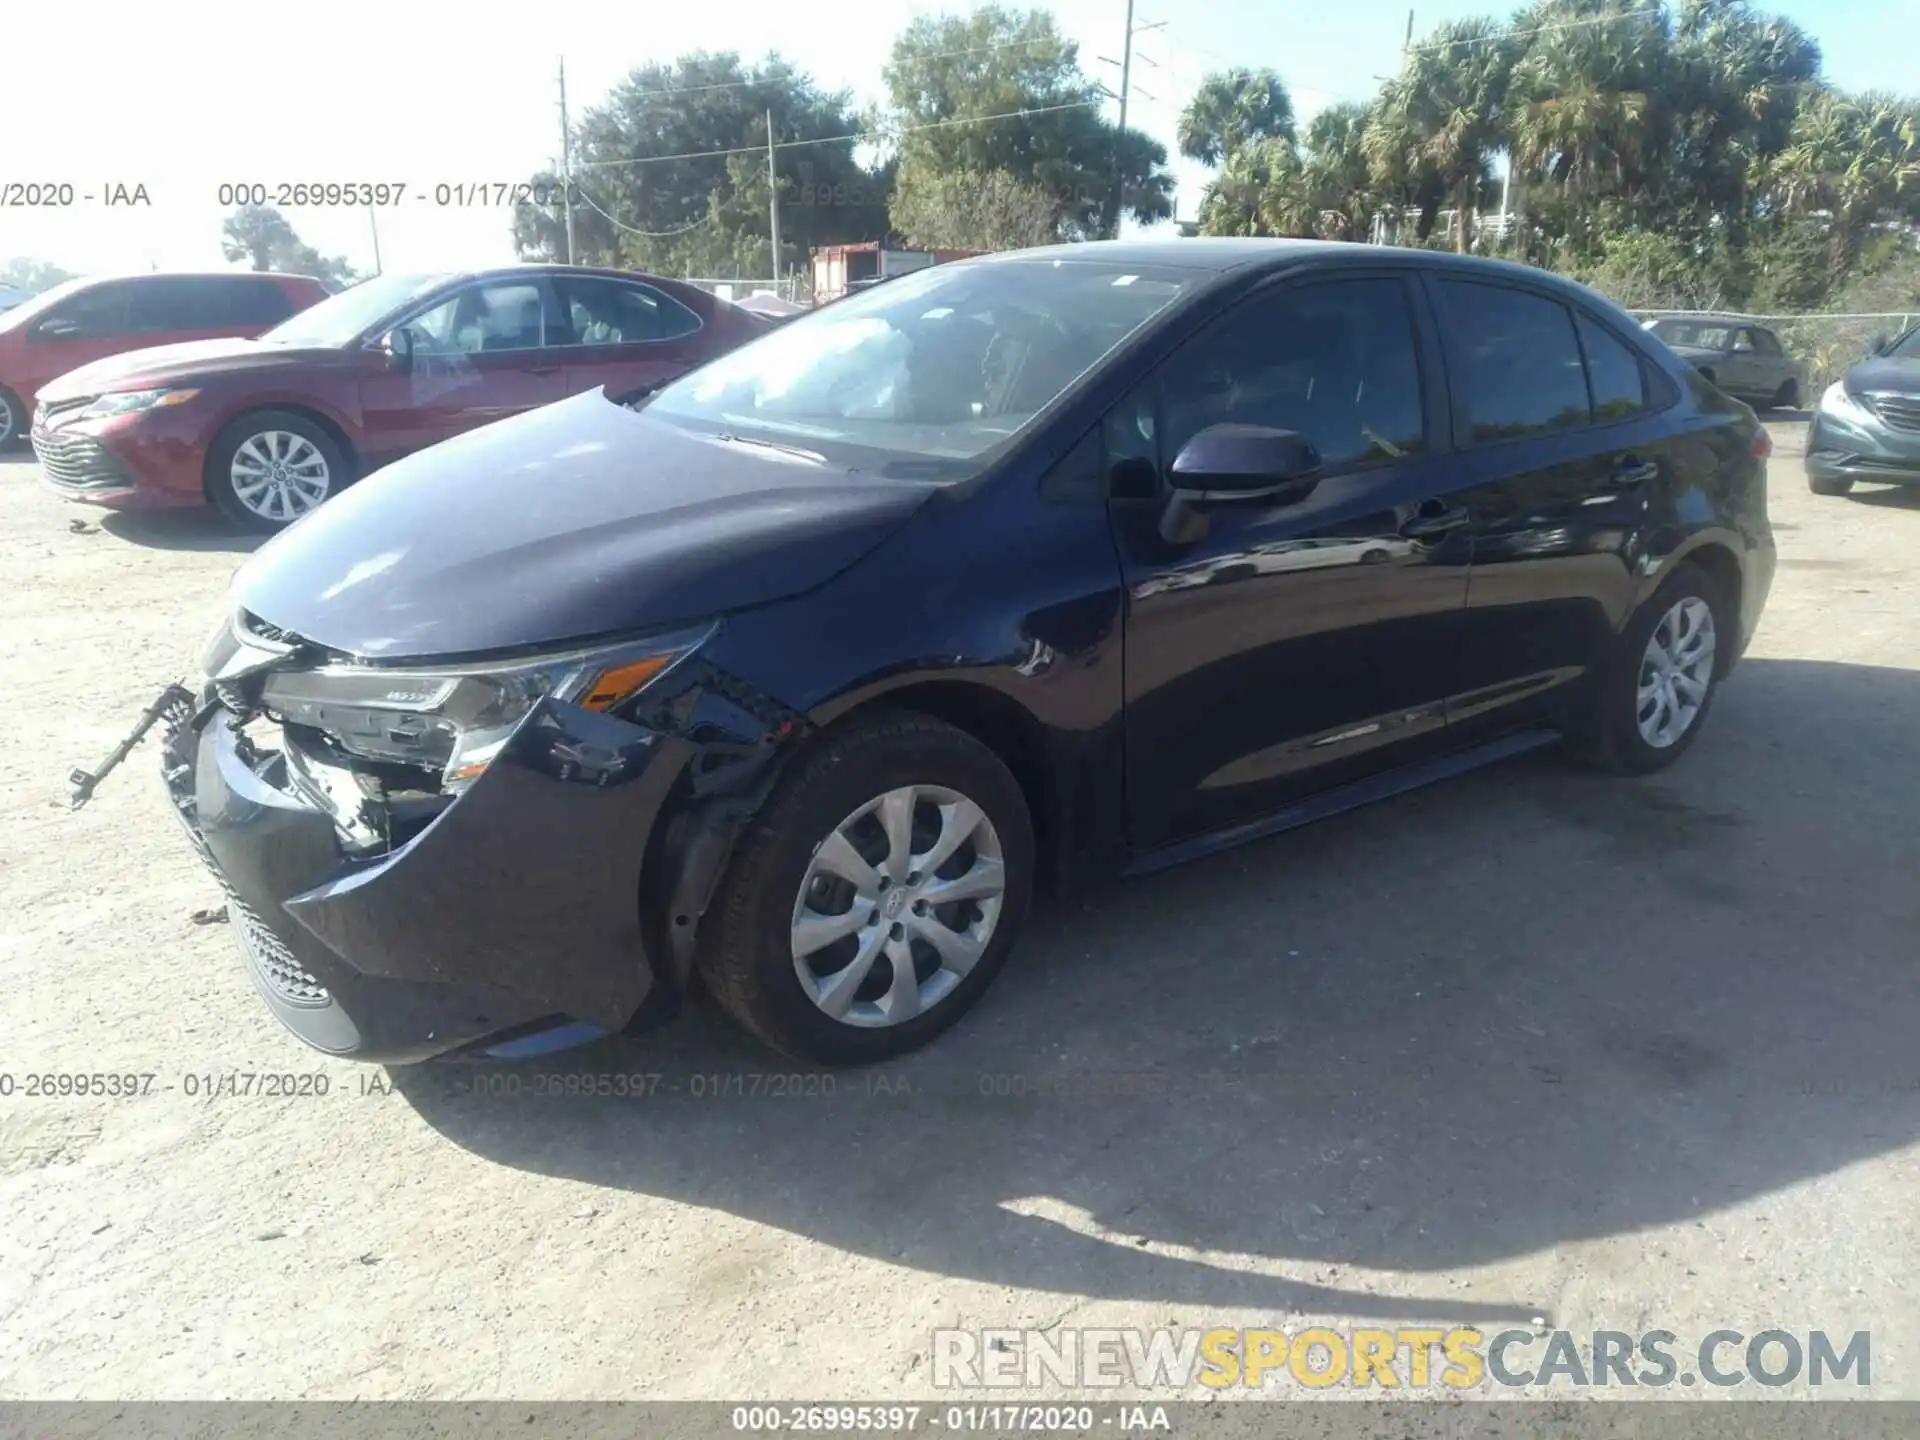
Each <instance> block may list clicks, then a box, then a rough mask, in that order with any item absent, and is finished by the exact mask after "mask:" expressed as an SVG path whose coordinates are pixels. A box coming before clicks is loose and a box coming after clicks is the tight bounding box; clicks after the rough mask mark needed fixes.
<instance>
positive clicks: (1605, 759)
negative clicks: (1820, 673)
mask: <svg viewBox="0 0 1920 1440" xmlns="http://www.w3.org/2000/svg"><path fill="white" fill-rule="evenodd" d="M1735 623H1736V622H1735V619H1734V611H1733V602H1732V599H1731V597H1729V596H1726V595H1723V594H1722V593H1721V587H1720V585H1719V584H1718V582H1717V581H1716V580H1715V579H1714V577H1713V576H1712V575H1710V574H1709V573H1708V572H1707V571H1705V570H1703V569H1702V568H1700V567H1699V566H1698V565H1682V566H1681V567H1680V568H1679V569H1678V570H1676V571H1674V573H1673V574H1672V575H1670V576H1668V577H1667V580H1666V582H1665V583H1664V584H1663V585H1661V587H1660V588H1659V589H1658V590H1657V591H1655V592H1654V595H1653V598H1652V599H1650V600H1649V601H1647V603H1646V604H1645V605H1643V606H1641V607H1640V609H1639V610H1638V611H1637V612H1636V613H1635V615H1634V617H1633V619H1632V620H1631V621H1629V622H1628V624H1627V628H1626V630H1625V631H1624V632H1623V633H1622V634H1621V636H1620V639H1619V641H1618V643H1617V646H1616V648H1615V651H1614V655H1613V657H1612V659H1611V660H1610V661H1609V663H1608V664H1607V665H1606V666H1605V668H1604V669H1603V671H1602V673H1601V676H1600V682H1599V685H1598V687H1597V689H1596V692H1595V696H1594V708H1593V711H1592V713H1591V715H1590V716H1589V717H1588V724H1587V726H1586V728H1585V729H1584V730H1583V731H1582V732H1581V733H1579V734H1577V735H1574V736H1572V737H1570V738H1571V739H1572V741H1573V748H1574V750H1575V752H1576V753H1577V754H1579V755H1580V756H1581V757H1582V758H1584V759H1586V760H1588V761H1590V762H1592V763H1594V764H1597V765H1599V766H1601V767H1602V768H1604V769H1608V770H1613V771H1616V772H1619V773H1621V774H1627V775H1646V774H1651V773H1652V772H1653V771H1655V770H1664V769H1666V767H1667V766H1669V765H1671V764H1673V762H1674V761H1676V760H1678V759H1679V758H1680V757H1681V756H1682V755H1684V754H1685V753H1686V751H1687V747H1688V746H1690V745H1691V744H1693V741H1694V737H1695V736H1697V735H1698V734H1699V733H1700V728H1701V726H1702V725H1704V724H1705V723H1706V719H1707V710H1708V708H1709V707H1710V706H1711V705H1712V703H1713V695H1714V691H1715V689H1716V687H1717V686H1718V685H1719V680H1720V675H1721V673H1722V671H1723V670H1724V669H1725V662H1726V660H1727V657H1728V656H1729V655H1730V654H1731V647H1732V646H1733V644H1734V643H1735V639H1734V632H1733V627H1734V624H1735Z"/></svg>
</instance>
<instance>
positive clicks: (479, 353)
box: [360, 275, 569, 460]
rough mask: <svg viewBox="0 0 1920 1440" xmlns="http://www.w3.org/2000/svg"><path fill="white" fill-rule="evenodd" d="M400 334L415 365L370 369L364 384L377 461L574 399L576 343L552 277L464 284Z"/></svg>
mask: <svg viewBox="0 0 1920 1440" xmlns="http://www.w3.org/2000/svg"><path fill="white" fill-rule="evenodd" d="M394 328H395V329H401V328H404V329H406V330H407V331H408V332H409V333H410V334H411V336H412V339H413V361H412V363H411V365H409V366H408V367H407V368H405V369H393V368H388V367H385V366H370V367H369V368H368V370H367V371H366V372H365V373H364V374H363V375H362V377H361V381H360V409H361V424H362V429H363V431H364V432H365V437H366V442H365V443H366V449H367V452H368V454H369V455H370V456H371V457H373V458H375V459H376V460H386V459H391V458H392V457H394V456H396V455H402V454H405V453H406V452H408V451H410V450H418V449H420V448H421V447H423V446H426V445H432V444H434V443H436V442H438V441H441V440H445V439H447V438H448V437H449V436H452V435H458V434H460V433H462V432H463V431H467V430H472V429H476V428H477V427H479V426H481V425H487V424H491V423H492V422H493V421H495V420H503V419H506V418H507V417H508V416H511V415H518V414H521V413H523V412H524V411H527V410H532V409H534V408H536V407H538V406H541V405H547V404H550V403H552V402H553V401H555V400H559V399H561V398H562V397H563V396H564V395H565V394H566V374H565V356H566V346H567V341H568V338H569V337H568V334H567V329H566V327H565V325H564V324H563V323H562V321H561V317H560V312H559V309H558V304H557V301H556V299H555V296H554V291H553V287H552V285H551V284H550V283H549V281H548V279H547V277H545V276H544V275H526V276H521V275H516V276H511V277H502V278H499V279H494V280H478V281H475V282H473V283H472V284H469V285H463V286H461V287H459V288H458V289H456V290H454V291H452V292H450V293H444V294H442V295H440V296H438V297H436V298H435V299H434V300H431V301H429V302H428V303H427V305H426V306H425V307H423V308H422V309H420V310H417V311H415V312H414V314H413V315H412V316H411V317H409V318H408V319H406V320H404V321H402V322H401V324H400V325H397V326H395V327H394Z"/></svg>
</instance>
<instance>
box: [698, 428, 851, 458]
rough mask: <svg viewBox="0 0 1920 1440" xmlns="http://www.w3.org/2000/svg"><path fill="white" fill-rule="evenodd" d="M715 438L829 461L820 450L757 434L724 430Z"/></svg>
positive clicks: (730, 442)
mask: <svg viewBox="0 0 1920 1440" xmlns="http://www.w3.org/2000/svg"><path fill="white" fill-rule="evenodd" d="M713 438H714V439H716V440H724V441H726V442H727V443H728V444H730V445H758V446H760V447H761V448H762V449H763V450H778V451H779V452H780V453H781V454H782V455H797V456H799V457H800V458H801V459H802V460H811V461H813V463H814V464H816V465H824V464H826V463H827V457H826V456H824V455H822V454H821V453H820V452H819V451H818V450H802V449H801V448H800V447H799V446H798V445H783V444H781V443H780V442H779V441H778V440H762V439H761V438H760V437H759V436H757V435H735V434H734V433H732V432H731V431H728V430H723V431H721V432H720V433H719V434H718V435H715V436H714V437H713Z"/></svg>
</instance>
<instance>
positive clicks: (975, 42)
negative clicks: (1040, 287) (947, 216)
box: [882, 5, 1173, 240]
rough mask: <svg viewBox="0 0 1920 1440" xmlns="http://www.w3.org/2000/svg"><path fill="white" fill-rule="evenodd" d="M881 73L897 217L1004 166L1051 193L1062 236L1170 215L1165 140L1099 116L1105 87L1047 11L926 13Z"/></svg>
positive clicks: (1021, 180)
mask: <svg viewBox="0 0 1920 1440" xmlns="http://www.w3.org/2000/svg"><path fill="white" fill-rule="evenodd" d="M882 74H883V76H884V79H885V82H886V87H887V106H886V115H885V119H886V121H887V123H888V124H889V125H890V126H891V128H892V131H893V134H894V136H895V141H894V144H895V146H896V150H897V156H898V162H899V169H898V172H897V176H896V179H895V186H894V200H893V207H894V208H893V212H892V213H893V214H894V216H895V217H896V224H898V223H900V217H903V216H913V215H916V214H921V213H924V212H925V209H926V207H927V206H928V205H929V204H931V203H934V202H933V200H932V199H931V198H929V197H937V196H938V195H939V194H940V193H941V192H942V191H943V189H945V188H946V187H947V185H948V180H949V177H952V176H956V175H965V174H979V175H988V174H994V173H1000V174H1004V175H1007V176H1009V177H1011V178H1012V179H1013V180H1014V181H1015V182H1018V183H1019V184H1022V185H1026V186H1031V187H1034V188H1037V189H1039V190H1042V191H1044V192H1045V193H1047V194H1048V195H1051V196H1052V197H1054V199H1055V201H1056V202H1057V204H1058V207H1059V214H1058V221H1057V225H1056V230H1057V234H1058V237H1059V238H1061V239H1066V240H1077V239H1087V238H1091V237H1093V236H1096V235H1099V234H1102V233H1108V232H1110V231H1111V229H1112V228H1113V225H1114V224H1115V223H1116V222H1117V219H1118V216H1119V214H1120V213H1121V212H1122V211H1124V212H1125V213H1128V214H1131V215H1132V216H1133V217H1134V218H1135V219H1136V220H1138V221H1140V222H1141V223H1143V224H1151V223H1153V222H1154V221H1157V220H1164V219H1166V218H1168V217H1169V216H1170V215H1172V213H1173V177H1172V176H1171V175H1170V174H1169V173H1168V172H1167V170H1166V160H1167V154H1166V149H1165V147H1163V146H1161V145H1160V144H1159V143H1158V142H1156V141H1154V140H1152V139H1150V138H1149V137H1148V136H1146V135H1144V134H1142V133H1141V132H1139V131H1137V130H1128V131H1125V132H1124V133H1123V132H1122V131H1121V130H1120V129H1119V127H1117V126H1115V125H1112V124H1109V123H1108V122H1107V121H1106V120H1105V119H1104V118H1103V117H1102V116H1101V114H1100V111H1099V107H1100V104H1101V97H1102V91H1101V88H1100V87H1099V86H1098V85H1096V84H1095V83H1094V82H1093V81H1092V80H1090V79H1088V78H1087V76H1086V75H1084V74H1083V73H1081V70H1080V63H1079V55H1078V51H1077V49H1076V47H1075V46H1074V45H1073V43H1072V42H1071V41H1068V40H1066V39H1064V38H1063V37H1062V36H1061V35H1060V32H1059V30H1058V28H1057V27H1056V26H1055V24H1054V20H1053V17H1052V16H1051V15H1049V14H1048V13H1047V12H1045V11H1041V10H1031V11H1013V10H1006V9H1002V8H1000V7H998V6H992V5H989V6H986V7H984V8H982V9H979V10H976V11H974V12H973V13H972V14H971V15H966V16H952V15H948V16H940V17H930V16H922V17H920V18H919V19H916V20H914V21H913V22H912V23H911V24H910V25H908V26H907V28H906V30H905V31H903V32H902V34H901V35H900V38H899V39H897V40H896V41H895V42H894V46H893V55H892V58H891V59H890V60H889V62H888V64H887V66H886V69H885V70H884V71H883V72H882ZM903 228H904V227H903Z"/></svg>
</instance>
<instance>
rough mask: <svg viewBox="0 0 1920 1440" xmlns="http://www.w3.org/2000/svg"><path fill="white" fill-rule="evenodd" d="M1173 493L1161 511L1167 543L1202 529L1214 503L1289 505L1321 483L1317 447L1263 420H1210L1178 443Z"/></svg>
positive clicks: (1188, 539)
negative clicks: (1238, 422)
mask: <svg viewBox="0 0 1920 1440" xmlns="http://www.w3.org/2000/svg"><path fill="white" fill-rule="evenodd" d="M1170 478H1171V480H1172V483H1173V496H1172V498H1171V499H1170V500H1169V501H1168V502H1167V509H1166V513H1165V514H1164V515H1162V516H1161V517H1160V536H1161V538H1162V539H1163V540H1165V541H1166V542H1167V543H1168V544H1170V545H1178V544H1190V543H1192V542H1193V541H1194V540H1197V539H1199V538H1200V536H1201V535H1202V534H1204V533H1205V529H1206V521H1205V516H1204V513H1203V512H1204V511H1205V510H1206V509H1207V508H1208V507H1210V506H1215V505H1225V504H1234V503H1241V504H1267V505H1294V504H1298V503H1299V502H1300V501H1302V500H1304V499H1306V498H1307V496H1309V495H1311V494H1312V493H1313V489H1314V486H1316V485H1318V484H1319V483H1320V452H1319V450H1318V449H1316V448H1315V447H1314V444H1313V442H1312V441H1311V440H1309V439H1307V438H1306V436H1304V435H1301V434H1299V433H1297V432H1296V431H1293V430H1275V429H1271V428H1269V427H1267V426H1265V425H1235V424H1224V425H1209V426H1207V428H1206V429H1204V430H1202V431H1201V432H1200V433H1199V434H1197V435H1195V436H1194V437H1193V438H1192V439H1191V440H1189V441H1187V443H1186V444H1185V445H1183V446H1181V447H1180V453H1179V454H1178V455H1176V456H1174V459H1173V465H1172V467H1171V477H1170Z"/></svg>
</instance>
